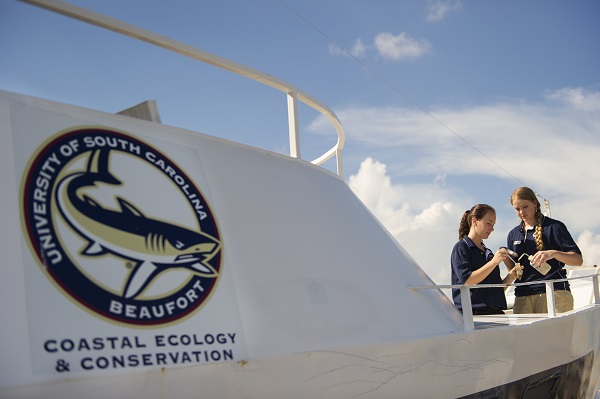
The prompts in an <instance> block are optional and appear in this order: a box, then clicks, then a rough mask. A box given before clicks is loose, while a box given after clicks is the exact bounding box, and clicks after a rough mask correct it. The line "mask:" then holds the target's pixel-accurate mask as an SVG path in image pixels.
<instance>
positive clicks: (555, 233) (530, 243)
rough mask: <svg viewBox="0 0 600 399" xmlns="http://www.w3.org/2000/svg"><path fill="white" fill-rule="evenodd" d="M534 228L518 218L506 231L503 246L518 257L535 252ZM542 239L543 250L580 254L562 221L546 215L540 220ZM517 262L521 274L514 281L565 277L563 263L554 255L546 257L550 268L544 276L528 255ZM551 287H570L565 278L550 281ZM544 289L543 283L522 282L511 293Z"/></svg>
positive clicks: (538, 292) (521, 294)
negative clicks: (527, 226) (528, 226)
mask: <svg viewBox="0 0 600 399" xmlns="http://www.w3.org/2000/svg"><path fill="white" fill-rule="evenodd" d="M534 232H535V228H533V229H529V230H524V222H521V224H520V225H518V226H517V227H515V228H514V229H512V230H511V231H510V232H509V233H508V237H507V239H506V246H507V247H508V248H509V249H512V250H513V251H515V252H516V253H517V254H519V257H521V255H522V254H523V253H527V254H529V255H533V254H535V253H536V252H537V248H536V246H535V236H534ZM542 242H543V243H544V250H548V249H555V250H558V251H563V252H577V253H578V254H581V251H580V250H579V247H578V246H577V244H576V243H575V240H573V237H571V234H570V233H569V230H567V227H566V226H565V225H564V223H562V222H561V221H558V220H555V219H552V218H549V217H547V216H544V218H543V220H542ZM517 259H518V258H517ZM519 264H520V265H521V266H523V277H522V278H521V280H516V281H515V283H524V282H529V281H544V280H552V279H561V278H566V277H567V271H566V270H565V269H563V267H564V265H565V264H564V263H562V262H559V261H558V260H556V259H550V260H549V261H548V264H549V265H550V266H551V267H552V268H551V269H550V271H549V272H548V273H547V274H546V275H545V276H544V275H543V274H541V273H540V272H538V271H537V270H535V269H534V268H533V267H532V266H531V264H530V263H529V259H527V257H526V256H524V257H522V258H521V260H520V261H519ZM554 289H555V290H567V291H570V288H569V282H568V281H563V282H560V283H554ZM545 292H546V285H545V284H533V285H525V286H520V287H516V288H515V296H526V295H533V294H543V293H545Z"/></svg>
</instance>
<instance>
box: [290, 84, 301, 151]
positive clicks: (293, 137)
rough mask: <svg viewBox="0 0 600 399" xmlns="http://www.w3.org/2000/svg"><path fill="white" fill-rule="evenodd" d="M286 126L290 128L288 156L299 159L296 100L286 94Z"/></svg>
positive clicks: (293, 94) (292, 93) (293, 96)
mask: <svg viewBox="0 0 600 399" xmlns="http://www.w3.org/2000/svg"><path fill="white" fill-rule="evenodd" d="M287 100H288V124H289V128H290V156H292V157H294V158H300V128H299V127H298V126H299V125H298V98H297V97H296V93H294V92H288V94H287Z"/></svg>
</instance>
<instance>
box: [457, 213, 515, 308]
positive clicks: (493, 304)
mask: <svg viewBox="0 0 600 399" xmlns="http://www.w3.org/2000/svg"><path fill="white" fill-rule="evenodd" d="M495 224H496V211H495V210H494V208H492V207H491V206H489V205H486V204H477V205H475V206H474V207H473V208H471V209H469V210H467V211H466V212H465V213H464V214H463V216H462V219H461V221H460V225H459V227H458V242H457V243H456V244H455V245H454V248H453V249H452V255H451V257H450V263H451V266H452V284H453V285H454V284H465V285H468V284H480V283H482V284H503V283H504V284H510V283H511V282H512V281H514V280H515V272H516V270H514V267H513V268H512V269H513V270H512V272H511V273H510V274H509V275H507V276H506V277H505V278H504V281H502V278H501V276H500V269H499V267H498V265H499V264H500V262H502V261H503V260H505V259H506V258H507V257H508V253H507V252H506V250H505V249H504V248H500V249H499V250H498V251H496V253H495V254H494V253H493V252H492V250H490V249H489V248H487V247H486V246H485V245H484V244H483V240H484V239H487V238H488V237H489V236H490V234H491V233H492V232H493V231H494V225H495ZM507 266H508V265H507ZM511 266H512V264H511ZM470 291H471V307H472V309H473V314H475V315H484V314H504V311H503V310H504V309H506V297H505V295H504V289H503V288H502V287H489V288H477V289H471V290H470ZM452 297H453V299H454V304H455V305H456V307H457V308H458V309H459V310H461V311H462V301H461V297H460V290H458V289H453V290H452Z"/></svg>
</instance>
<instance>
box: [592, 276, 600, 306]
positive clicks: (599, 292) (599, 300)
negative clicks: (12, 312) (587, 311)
mask: <svg viewBox="0 0 600 399" xmlns="http://www.w3.org/2000/svg"><path fill="white" fill-rule="evenodd" d="M598 276H600V274H598V273H596V274H594V275H593V276H592V282H593V283H594V303H595V304H596V305H600V289H599V288H598Z"/></svg>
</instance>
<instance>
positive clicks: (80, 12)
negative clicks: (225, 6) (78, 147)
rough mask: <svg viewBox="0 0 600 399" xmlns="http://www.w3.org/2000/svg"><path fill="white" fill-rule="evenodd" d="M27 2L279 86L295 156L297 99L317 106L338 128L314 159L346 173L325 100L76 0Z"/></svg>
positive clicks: (340, 138) (340, 142) (340, 143)
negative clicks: (72, 0)
mask: <svg viewBox="0 0 600 399" xmlns="http://www.w3.org/2000/svg"><path fill="white" fill-rule="evenodd" d="M20 1H22V2H24V3H28V4H31V5H34V6H38V7H41V8H44V9H47V10H50V11H53V12H56V13H58V14H62V15H65V16H67V17H71V18H74V19H77V20H80V21H83V22H87V23H89V24H92V25H96V26H99V27H101V28H104V29H108V30H111V31H113V32H117V33H120V34H123V35H125V36H129V37H132V38H134V39H138V40H141V41H144V42H147V43H150V44H154V45H156V46H158V47H162V48H164V49H167V50H169V51H172V52H174V53H178V54H182V55H184V56H186V57H189V58H193V59H195V60H198V61H201V62H204V63H206V64H210V65H214V66H216V67H218V68H221V69H225V70H227V71H230V72H234V73H237V74H239V75H242V76H244V77H246V78H249V79H253V80H256V81H258V82H259V83H262V84H265V85H267V86H271V87H273V88H275V89H277V90H280V91H282V92H284V93H286V95H287V100H288V125H289V135H290V156H292V157H294V158H301V156H300V137H299V136H300V135H299V129H298V106H297V100H300V101H302V102H303V103H304V104H306V105H308V106H309V107H311V108H313V109H314V110H316V111H318V112H320V113H321V114H323V115H324V116H325V117H326V118H327V119H329V121H330V122H331V123H332V124H333V125H334V127H335V130H336V132H337V136H338V137H337V142H336V144H335V145H334V146H333V147H332V148H331V149H330V150H329V151H327V152H326V153H325V154H323V155H321V156H320V157H318V158H317V159H315V160H313V161H312V163H313V164H316V165H321V164H323V163H325V162H326V161H328V160H329V159H331V158H332V157H333V156H335V157H336V166H337V174H338V175H339V176H341V177H343V176H344V168H343V164H342V149H343V147H344V141H345V137H344V129H343V128H342V124H341V122H340V120H339V119H338V117H337V115H336V114H335V113H334V112H333V111H332V110H331V109H329V107H327V106H326V105H325V104H323V103H321V102H320V101H319V100H317V99H315V98H314V97H312V96H310V95H308V94H306V93H304V92H303V91H301V90H300V89H298V88H296V87H294V86H292V85H290V84H289V83H287V82H284V81H282V80H280V79H277V78H275V77H273V76H271V75H267V74H265V73H263V72H261V71H259V70H257V69H253V68H250V67H247V66H245V65H242V64H238V63H237V62H234V61H231V60H228V59H226V58H223V57H220V56H218V55H215V54H212V53H209V52H206V51H203V50H200V49H197V48H195V47H192V46H189V45H187V44H185V43H181V42H178V41H176V40H173V39H169V38H168V37H165V36H162V35H158V34H156V33H154V32H151V31H148V30H146V29H142V28H139V27H137V26H134V25H131V24H128V23H126V22H122V21H119V20H117V19H114V18H110V17H107V16H105V15H102V14H99V13H96V12H93V11H90V10H88V9H85V8H82V7H78V6H75V5H73V4H70V3H67V2H64V1H61V0H20Z"/></svg>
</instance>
